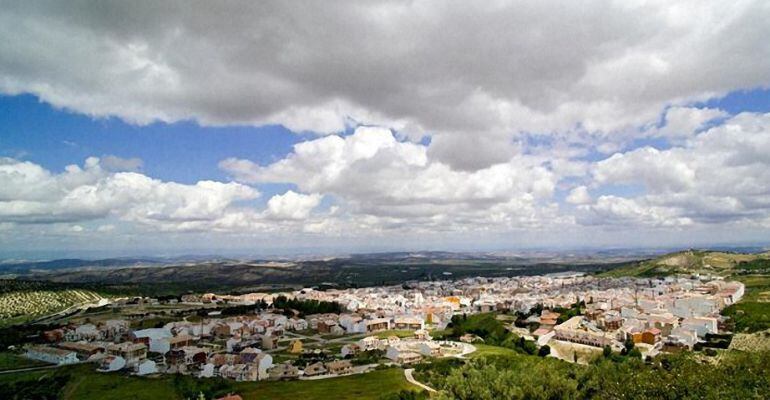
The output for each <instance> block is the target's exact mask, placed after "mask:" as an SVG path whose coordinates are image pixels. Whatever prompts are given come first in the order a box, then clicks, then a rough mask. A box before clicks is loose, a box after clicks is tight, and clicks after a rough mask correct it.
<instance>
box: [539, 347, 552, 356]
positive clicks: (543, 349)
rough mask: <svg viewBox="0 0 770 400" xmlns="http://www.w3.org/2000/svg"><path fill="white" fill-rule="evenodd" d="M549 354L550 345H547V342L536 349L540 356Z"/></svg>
mask: <svg viewBox="0 0 770 400" xmlns="http://www.w3.org/2000/svg"><path fill="white" fill-rule="evenodd" d="M549 354H551V346H548V345H547V344H546V345H543V346H542V347H540V349H539V350H538V351H537V355H539V356H540V357H545V356H547V355H549Z"/></svg>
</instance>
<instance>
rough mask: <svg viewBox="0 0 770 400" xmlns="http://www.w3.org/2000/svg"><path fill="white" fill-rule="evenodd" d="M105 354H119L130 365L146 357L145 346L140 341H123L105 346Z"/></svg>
mask: <svg viewBox="0 0 770 400" xmlns="http://www.w3.org/2000/svg"><path fill="white" fill-rule="evenodd" d="M107 354H109V355H111V356H120V357H123V358H124V359H125V360H126V364H127V365H129V366H131V365H135V364H137V363H138V362H139V361H141V360H144V359H145V358H147V346H145V345H144V344H142V343H131V342H123V343H118V344H111V345H108V346H107Z"/></svg>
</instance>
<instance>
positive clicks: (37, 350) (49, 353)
mask: <svg viewBox="0 0 770 400" xmlns="http://www.w3.org/2000/svg"><path fill="white" fill-rule="evenodd" d="M26 356H27V358H31V359H33V360H38V361H43V362H47V363H51V364H56V365H64V364H75V363H77V362H78V356H77V353H75V352H74V351H70V350H64V349H57V348H54V347H49V346H34V347H30V348H29V349H28V350H27V354H26Z"/></svg>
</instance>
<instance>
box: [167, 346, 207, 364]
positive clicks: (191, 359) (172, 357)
mask: <svg viewBox="0 0 770 400" xmlns="http://www.w3.org/2000/svg"><path fill="white" fill-rule="evenodd" d="M206 358H207V355H206V350H205V349H202V348H200V347H195V346H185V347H180V348H177V349H173V350H171V351H169V352H168V355H167V356H166V362H167V363H168V364H170V365H185V366H190V365H200V364H205V363H206Z"/></svg>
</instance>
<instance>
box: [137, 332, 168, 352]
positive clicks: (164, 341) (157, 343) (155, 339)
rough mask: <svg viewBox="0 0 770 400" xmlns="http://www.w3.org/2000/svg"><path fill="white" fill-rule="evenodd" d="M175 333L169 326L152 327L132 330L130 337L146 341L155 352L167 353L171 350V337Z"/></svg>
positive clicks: (140, 341) (138, 340)
mask: <svg viewBox="0 0 770 400" xmlns="http://www.w3.org/2000/svg"><path fill="white" fill-rule="evenodd" d="M173 336H174V335H173V334H172V333H171V330H170V329H167V328H150V329H142V330H138V331H133V332H131V335H130V338H131V339H132V340H133V341H134V342H137V343H144V344H145V345H147V346H148V347H149V350H150V351H151V352H153V353H161V354H165V353H166V352H168V351H169V350H171V346H170V344H169V339H171V338H172V337H173Z"/></svg>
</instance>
